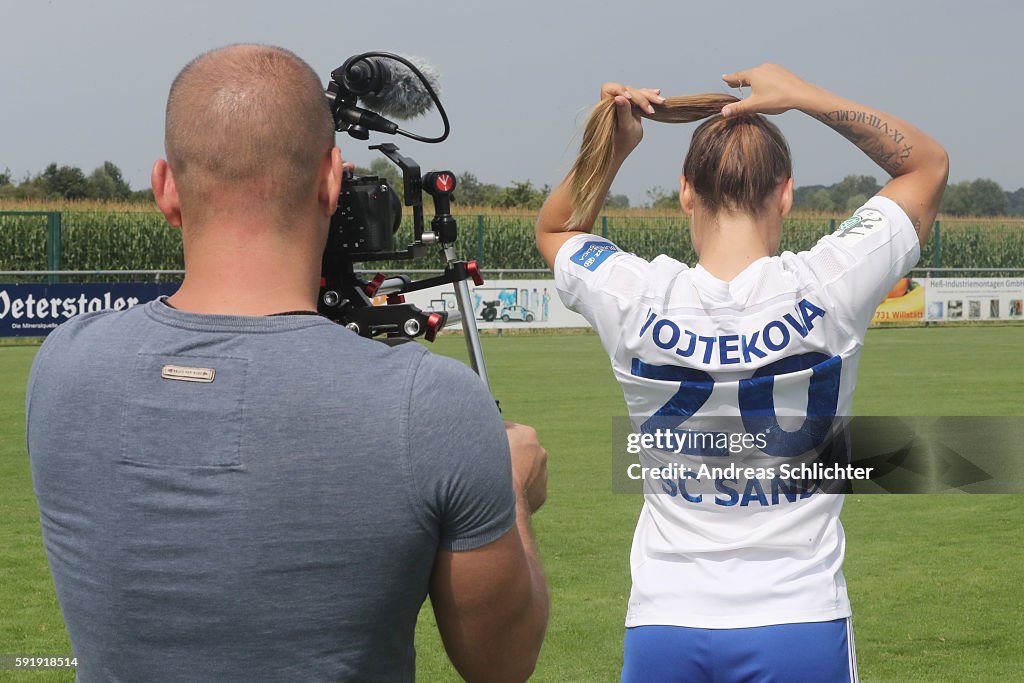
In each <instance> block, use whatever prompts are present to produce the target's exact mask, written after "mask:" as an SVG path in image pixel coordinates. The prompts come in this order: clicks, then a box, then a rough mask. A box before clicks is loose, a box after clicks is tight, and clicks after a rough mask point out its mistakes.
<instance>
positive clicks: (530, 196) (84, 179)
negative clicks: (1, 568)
mask: <svg viewBox="0 0 1024 683" xmlns="http://www.w3.org/2000/svg"><path fill="white" fill-rule="evenodd" d="M355 173H356V175H374V176H378V177H381V178H384V179H386V180H387V181H388V183H389V184H391V186H392V187H396V188H397V187H401V184H402V179H401V172H400V171H399V169H398V168H397V167H396V166H394V165H393V164H392V163H390V162H389V161H388V160H387V159H383V158H378V159H374V160H373V161H372V162H371V163H370V165H369V166H368V167H356V169H355ZM456 177H457V178H458V186H457V187H456V189H455V202H456V203H457V204H461V205H463V206H490V207H495V208H504V209H539V208H540V206H541V204H543V203H544V200H545V199H547V196H548V195H549V194H550V193H551V187H550V186H549V185H542V186H540V187H536V186H534V184H533V183H532V182H531V181H530V180H528V179H527V180H522V181H517V180H514V181H512V182H511V183H510V184H509V185H498V184H495V183H485V182H483V181H481V180H480V179H479V178H478V177H477V176H476V174H474V173H471V172H469V171H465V172H463V173H461V174H456ZM881 187H882V186H881V185H880V184H879V183H878V180H877V179H875V178H874V177H872V176H866V175H851V176H847V177H845V178H843V179H842V180H840V181H839V182H838V183H833V184H832V185H804V186H801V187H798V188H796V189H795V190H794V191H793V204H794V206H795V207H796V208H802V209H809V210H812V211H820V212H822V213H833V214H844V213H849V212H852V211H853V210H855V209H856V208H857V207H859V206H860V205H861V204H863V203H864V202H865V201H866V200H867V199H868V198H869V197H871V196H873V195H874V194H875V193H877V192H878V191H879V190H880V189H881ZM5 199H7V200H14V199H18V200H28V201H44V200H60V199H66V200H82V199H92V200H99V201H123V202H151V201H153V192H152V190H150V189H148V188H147V189H142V190H133V189H132V187H131V185H130V184H129V183H128V181H126V180H125V179H124V175H123V174H122V172H121V169H120V168H118V166H117V165H116V164H114V163H113V162H110V161H105V162H103V164H101V165H100V166H98V167H96V168H95V169H94V170H93V171H92V172H91V173H89V174H86V173H85V172H84V171H83V170H82V169H80V168H78V167H77V166H67V165H65V166H58V165H57V164H56V163H52V164H50V165H49V166H47V167H46V168H45V169H44V170H43V171H42V172H41V173H37V174H35V175H26V176H25V177H24V178H22V179H21V180H20V181H17V182H16V181H15V180H14V178H12V176H11V172H10V169H7V170H5V171H3V172H0V201H2V200H5ZM643 205H644V206H647V207H653V208H656V209H662V208H663V209H676V208H677V207H678V206H679V192H678V191H674V192H669V191H667V190H665V189H664V188H662V187H654V188H651V189H649V190H647V192H646V201H645V202H644V204H643ZM605 208H614V209H628V208H630V201H629V197H627V196H626V195H624V194H612V193H609V194H608V197H607V199H606V201H605ZM941 212H942V213H944V214H946V215H951V216H1024V187H1022V188H1019V189H1017V190H1014V191H1012V192H1010V191H1006V190H1003V188H1002V187H1000V186H999V184H998V183H997V182H995V181H994V180H988V179H984V178H979V179H977V180H966V181H963V182H959V183H953V184H951V185H949V186H948V187H947V188H946V194H945V197H944V198H943V200H942V209H941Z"/></svg>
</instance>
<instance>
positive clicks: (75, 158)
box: [0, 0, 1024, 202]
mask: <svg viewBox="0 0 1024 683" xmlns="http://www.w3.org/2000/svg"><path fill="white" fill-rule="evenodd" d="M0 21H2V25H3V28H4V31H3V34H4V36H3V40H2V41H0V170H2V169H3V168H4V167H9V168H10V169H11V170H12V171H13V172H14V175H15V177H17V178H20V177H22V176H23V175H24V174H26V173H36V172H38V171H41V170H42V169H43V168H44V167H45V166H46V165H47V164H48V163H50V162H53V161H55V162H58V163H61V164H74V165H77V166H80V167H82V168H83V169H84V170H85V171H86V172H89V171H91V170H92V169H93V168H95V167H96V166H98V165H99V164H101V163H102V162H103V161H104V160H107V159H109V160H110V161H113V162H114V163H116V164H118V165H119V166H120V167H121V168H122V170H123V171H124V173H125V175H126V177H127V178H128V180H129V181H130V182H131V183H132V186H133V187H134V188H136V189H138V188H141V187H146V186H148V183H149V169H150V166H151V164H152V162H153V160H154V159H156V158H157V157H159V156H161V155H162V154H163V149H162V144H163V143H162V137H163V132H162V131H163V108H164V104H165V101H166V96H167V90H168V87H169V86H170V82H171V80H172V79H173V77H174V75H175V74H176V73H177V72H178V71H179V70H180V69H181V67H182V66H183V65H184V64H185V63H186V62H187V61H188V60H189V59H191V58H192V57H194V56H195V55H196V54H198V53H200V52H202V51H205V50H207V49H210V48H213V47H217V46H221V45H225V44H228V43H235V42H248V41H255V42H265V43H272V44H278V45H282V46H284V47H287V48H289V49H291V50H293V51H295V52H297V53H298V54H299V55H300V56H302V57H303V58H305V59H306V60H307V61H308V62H309V63H310V64H312V65H313V67H314V68H315V69H316V70H317V72H318V73H320V74H322V76H323V78H324V80H325V82H326V80H327V78H328V74H329V72H330V71H331V70H332V69H334V68H335V67H337V66H339V65H340V64H341V63H342V62H343V61H344V60H345V59H346V58H347V57H349V56H350V55H352V54H355V53H358V52H363V51H367V50H391V51H396V52H402V53H405V54H412V55H417V56H421V57H423V58H425V59H427V60H429V61H430V62H432V63H433V64H434V65H435V66H436V67H437V68H438V69H439V70H440V72H441V82H442V88H443V95H442V99H443V102H444V104H445V106H446V108H447V110H448V113H449V116H450V118H451V121H452V136H451V138H449V140H448V141H447V142H445V143H442V144H440V145H424V144H420V143H415V142H412V141H410V140H405V139H403V138H398V139H397V140H395V142H396V143H397V144H398V145H399V146H400V147H401V149H402V151H403V153H404V154H406V155H409V156H412V157H413V158H415V159H416V160H417V161H419V162H420V164H421V166H422V167H423V168H424V170H427V169H431V168H450V169H451V170H454V171H456V172H459V171H463V170H470V171H473V172H474V173H476V174H477V176H478V177H479V178H480V179H481V180H483V181H486V182H495V183H500V184H505V183H508V182H510V181H512V180H524V179H530V180H532V181H533V182H534V184H536V185H542V184H544V183H551V184H554V183H556V182H558V181H559V180H560V179H561V177H562V176H563V175H564V173H565V171H566V169H567V168H568V165H569V164H570V162H571V160H572V156H573V154H574V152H575V148H576V145H577V144H578V138H574V136H576V135H577V132H578V128H579V126H580V124H581V123H582V121H583V114H582V112H584V111H585V110H586V109H587V108H588V107H589V106H590V105H591V104H593V102H594V101H595V100H596V99H597V94H598V88H599V86H600V84H601V82H602V81H605V80H618V81H623V82H628V83H632V84H636V85H644V86H652V87H661V88H663V90H664V92H665V93H666V94H689V93H695V92H706V91H727V90H728V89H727V88H726V87H725V86H724V85H723V84H722V83H721V81H720V80H719V77H720V75H721V74H722V73H723V72H725V71H732V70H736V69H741V68H746V67H750V66H753V65H756V64H759V63H761V62H765V61H773V62H778V63H781V64H783V65H785V66H787V67H789V68H790V69H792V70H793V71H795V72H796V73H798V74H800V75H801V76H803V77H804V78H806V79H808V80H811V81H813V82H816V83H818V84H820V85H822V86H824V87H826V88H828V89H830V90H832V91H834V92H836V93H838V94H841V95H844V96H847V97H850V98H852V99H855V100H859V101H862V102H864V103H866V104H870V105H873V106H876V107H878V108H880V109H883V110H886V111H889V112H892V113H894V114H898V115H900V116H902V117H903V118H906V119H908V120H909V121H911V122H912V123H914V124H916V125H918V126H919V127H921V128H922V129H924V130H925V131H927V132H929V133H931V134H932V135H934V136H935V137H936V138H938V139H939V140H940V141H941V142H942V143H943V144H944V145H945V146H946V148H947V149H948V151H949V153H950V157H951V161H952V167H951V172H950V174H951V175H950V180H951V181H952V182H955V181H959V180H967V179H973V178H977V177H987V178H992V179H994V180H996V181H997V182H998V183H1000V184H1001V185H1002V186H1003V187H1004V189H1016V188H1018V187H1021V186H1024V164H1022V162H1021V158H1022V156H1024V133H1022V132H1021V126H1020V124H1019V121H1018V120H1019V117H1020V113H1021V111H1022V110H1024V106H1022V105H1024V102H1022V99H1024V97H1022V95H1021V89H1020V86H1019V83H1018V81H1019V71H1020V67H1021V66H1022V65H1024V48H1022V47H1021V43H1020V42H1019V32H1020V28H1021V26H1022V25H1024V5H1022V4H1021V3H1019V2H1010V1H1006V2H1002V1H999V2H986V1H985V0H974V1H972V2H963V1H962V0H961V1H960V2H946V1H941V0H940V1H933V2H898V1H897V0H888V1H886V2H876V1H874V0H860V1H858V2H844V3H836V2H827V1H825V0H819V1H818V2H809V1H806V0H799V1H795V2H793V1H782V0H779V1H776V2H739V1H733V2H710V1H709V2H704V3H692V2H684V1H683V0H634V1H633V2H628V3H623V2H609V3H599V2H594V1H593V0H590V1H586V2H576V1H573V2H559V1H557V0H549V1H548V2H540V1H535V0H518V1H517V2H467V1H464V0H448V1H445V0H434V1H433V2H428V1H427V0H417V1H416V2H405V1H404V0H376V1H368V0H363V1H360V2H355V1H352V0H330V1H328V0H289V1H288V2H266V1H264V2H259V1H258V0H256V1H254V0H248V1H246V2H241V1H239V0H222V1H218V0H205V1H203V2H197V1H195V0H164V1H162V2H150V1H148V0H0ZM733 92H735V91H733ZM776 121H777V123H779V125H780V126H781V128H782V129H783V132H785V133H786V135H787V137H788V138H789V141H790V144H791V146H792V148H793V153H794V157H795V165H796V167H795V179H796V184H797V185H807V184H815V183H822V184H829V183H833V182H835V181H837V180H839V179H841V178H842V177H843V176H845V175H848V174H851V173H869V174H873V175H875V176H876V177H878V178H882V177H883V176H884V174H883V173H882V172H881V171H880V170H879V169H877V167H875V166H874V165H873V164H872V163H871V162H870V161H868V160H867V159H866V158H864V157H863V156H862V155H861V154H860V153H859V152H858V151H857V150H856V149H855V148H853V147H852V145H850V144H849V143H848V142H846V141H845V140H843V139H842V138H840V137H839V136H838V135H836V134H835V133H833V132H832V131H830V130H829V129H827V128H825V127H824V126H823V125H821V124H819V123H817V122H814V121H811V120H810V119H808V118H807V117H805V116H804V115H802V114H800V113H796V112H790V113H787V114H784V115H782V116H780V117H777V119H776ZM439 126H440V122H439V121H438V120H437V119H436V117H435V116H434V115H428V118H423V119H416V120H414V121H412V122H409V125H407V126H406V127H407V128H409V129H412V130H414V131H415V130H421V131H424V132H427V133H433V132H434V131H437V130H439ZM646 128H647V134H646V137H645V140H644V142H643V144H642V145H641V147H640V148H639V149H638V150H637V151H636V152H635V153H634V155H633V157H631V158H630V160H629V161H628V162H627V164H626V166H625V167H624V168H623V171H622V173H621V174H620V176H619V178H618V179H617V180H616V183H615V186H614V188H613V190H614V191H615V192H622V193H626V194H628V195H629V196H630V197H631V199H632V200H633V201H634V202H639V201H642V200H643V199H644V192H645V190H647V189H648V188H651V187H654V186H658V185H660V186H663V187H666V188H669V189H672V188H674V187H675V185H676V182H677V177H678V173H679V167H680V165H681V160H682V157H683V154H684V153H685V149H686V145H687V141H688V140H689V136H690V134H691V133H692V130H693V126H692V125H684V126H678V125H677V126H670V125H665V124H655V123H648V124H647V126H646ZM387 139H388V138H386V137H385V136H379V135H375V136H374V137H373V138H372V139H371V141H370V142H371V143H378V142H383V141H387ZM338 143H339V145H340V146H341V148H342V152H343V155H344V156H345V157H346V158H349V159H352V160H354V161H356V162H358V163H362V164H366V163H368V162H369V161H370V160H371V159H372V158H374V156H373V155H374V154H376V153H372V152H368V151H367V150H366V146H367V143H364V142H360V141H357V140H353V139H351V138H349V137H348V136H344V137H341V136H339V138H338Z"/></svg>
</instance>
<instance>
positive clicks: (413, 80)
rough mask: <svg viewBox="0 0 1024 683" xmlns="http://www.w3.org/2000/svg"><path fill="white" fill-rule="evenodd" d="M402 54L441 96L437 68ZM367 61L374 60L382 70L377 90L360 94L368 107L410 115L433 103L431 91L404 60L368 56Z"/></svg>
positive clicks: (389, 114) (397, 115)
mask: <svg viewBox="0 0 1024 683" xmlns="http://www.w3.org/2000/svg"><path fill="white" fill-rule="evenodd" d="M402 57H404V58H405V59H408V60H409V61H410V62H411V63H412V64H414V65H415V66H416V68H417V69H419V70H420V72H422V74H423V77H424V78H425V79H426V80H427V82H428V83H430V87H431V88H433V89H434V92H435V93H436V94H437V96H438V97H440V96H441V75H440V73H439V72H438V71H437V69H435V68H434V67H433V65H432V64H430V63H429V62H427V60H425V59H423V58H421V57H410V56H408V55H402ZM366 61H370V62H373V63H374V64H375V65H376V66H377V67H378V68H380V69H382V70H383V71H384V74H385V78H384V81H385V82H384V85H383V87H381V88H380V90H378V91H377V92H375V93H368V94H366V95H363V96H361V97H360V98H359V99H360V102H361V103H362V105H363V106H364V107H366V108H367V109H372V110H373V111H375V112H378V113H380V114H382V115H384V116H387V117H389V118H396V119H411V118H413V117H416V116H419V115H420V114H423V113H426V112H427V111H428V110H429V109H430V108H431V107H432V106H433V105H434V101H433V100H432V99H431V98H430V93H428V92H427V91H426V89H425V88H424V87H423V83H422V82H420V79H419V77H418V76H416V74H415V73H413V71H412V69H410V68H409V67H407V66H406V65H405V64H402V63H401V62H399V61H396V60H394V59H384V58H381V57H370V58H368V59H367V60H366Z"/></svg>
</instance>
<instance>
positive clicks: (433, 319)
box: [423, 313, 445, 342]
mask: <svg viewBox="0 0 1024 683" xmlns="http://www.w3.org/2000/svg"><path fill="white" fill-rule="evenodd" d="M444 318H445V316H443V315H441V314H440V313H431V314H430V315H428V316H427V331H426V332H424V333H423V338H424V339H426V340H427V341H428V342H432V341H434V339H436V338H437V333H438V332H439V331H440V329H441V328H442V327H444Z"/></svg>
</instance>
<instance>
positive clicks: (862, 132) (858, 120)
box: [815, 109, 914, 175]
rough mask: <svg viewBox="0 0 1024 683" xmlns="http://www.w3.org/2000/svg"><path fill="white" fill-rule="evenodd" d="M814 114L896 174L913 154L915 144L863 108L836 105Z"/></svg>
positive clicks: (876, 161)
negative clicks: (832, 108) (836, 106)
mask: <svg viewBox="0 0 1024 683" xmlns="http://www.w3.org/2000/svg"><path fill="white" fill-rule="evenodd" d="M815 118H816V119H818V120H819V121H821V122H822V123H824V124H825V125H826V126H828V127H829V128H831V129H833V130H834V131H836V132H837V133H839V134H840V135H842V136H843V137H844V138H846V139H847V140H849V141H850V142H852V143H853V144H855V145H857V147H858V148H860V150H861V151H863V152H864V153H865V154H867V155H868V157H870V158H871V160H872V161H874V162H875V163H876V164H878V165H879V166H881V167H882V168H884V169H885V170H886V171H887V172H888V173H890V174H892V175H895V174H896V172H897V171H899V169H900V168H901V167H902V166H903V164H904V163H906V161H907V159H909V158H910V155H911V152H912V151H913V149H914V147H913V145H910V144H907V140H906V136H905V135H904V134H903V133H901V132H900V131H899V130H898V129H897V128H896V127H895V126H890V125H889V123H888V122H886V121H885V120H884V119H882V118H880V117H878V116H876V115H875V114H870V113H868V112H864V111H856V110H854V109H837V110H835V111H830V112H827V113H824V114H815Z"/></svg>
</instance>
